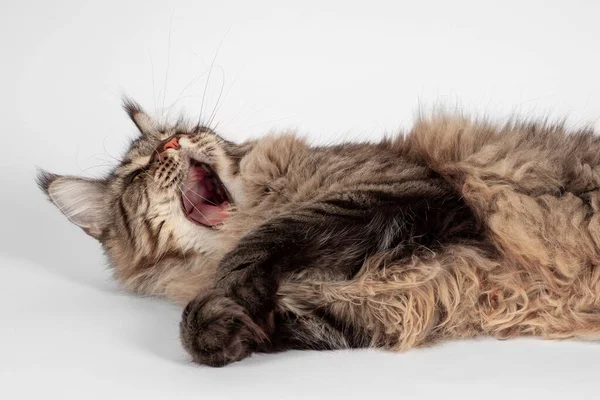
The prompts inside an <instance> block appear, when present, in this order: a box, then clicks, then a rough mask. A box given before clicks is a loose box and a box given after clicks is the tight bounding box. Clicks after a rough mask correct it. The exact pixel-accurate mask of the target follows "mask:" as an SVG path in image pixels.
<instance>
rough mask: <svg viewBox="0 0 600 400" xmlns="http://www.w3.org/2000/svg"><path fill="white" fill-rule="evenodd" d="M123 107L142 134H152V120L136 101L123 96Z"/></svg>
mask: <svg viewBox="0 0 600 400" xmlns="http://www.w3.org/2000/svg"><path fill="white" fill-rule="evenodd" d="M123 109H124V110H125V112H126V113H127V115H129V118H131V120H132V121H133V123H134V124H135V126H136V127H137V128H138V130H139V131H140V132H141V133H142V135H152V134H153V133H154V132H155V130H156V129H155V126H154V121H153V120H152V118H150V116H148V114H146V113H145V112H144V110H143V109H142V107H141V106H140V105H139V104H138V103H136V102H135V101H133V100H131V99H130V98H128V97H123Z"/></svg>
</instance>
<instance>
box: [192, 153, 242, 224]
mask: <svg viewBox="0 0 600 400" xmlns="http://www.w3.org/2000/svg"><path fill="white" fill-rule="evenodd" d="M230 201H231V199H230V195H229V193H228V192H227V189H226V188H225V185H223V182H221V180H220V179H219V176H218V175H217V173H216V172H215V170H214V169H213V168H212V167H211V166H210V165H208V164H205V163H201V162H197V161H195V160H192V161H191V164H190V167H189V171H188V177H187V181H186V182H185V184H184V185H183V188H182V191H181V204H182V207H183V212H184V214H185V215H186V217H187V218H188V219H189V220H190V221H192V222H194V223H196V224H198V225H203V226H209V227H213V226H216V225H220V224H222V223H223V221H225V219H227V217H228V214H227V212H226V209H227V207H229V203H230Z"/></svg>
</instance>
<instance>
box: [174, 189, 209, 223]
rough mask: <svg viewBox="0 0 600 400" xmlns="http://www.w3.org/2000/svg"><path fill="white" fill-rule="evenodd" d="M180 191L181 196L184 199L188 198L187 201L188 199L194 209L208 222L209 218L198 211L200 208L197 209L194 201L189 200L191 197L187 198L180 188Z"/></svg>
mask: <svg viewBox="0 0 600 400" xmlns="http://www.w3.org/2000/svg"><path fill="white" fill-rule="evenodd" d="M179 191H180V192H181V195H182V196H183V197H185V198H186V199H187V200H188V201H189V202H190V203H191V204H192V207H194V209H195V210H196V211H198V212H199V213H200V215H202V218H204V219H205V220H207V221H208V218H206V216H205V215H204V214H202V211H200V210H198V208H196V206H195V205H194V203H192V201H191V200H190V199H189V197H187V196H186V195H185V193H183V190H181V188H179Z"/></svg>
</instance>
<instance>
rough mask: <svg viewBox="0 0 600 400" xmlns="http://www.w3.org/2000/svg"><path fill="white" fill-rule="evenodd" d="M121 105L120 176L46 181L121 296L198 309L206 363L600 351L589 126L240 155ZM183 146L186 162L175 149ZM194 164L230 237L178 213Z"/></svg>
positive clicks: (193, 349) (200, 349) (597, 179)
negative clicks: (126, 120)
mask: <svg viewBox="0 0 600 400" xmlns="http://www.w3.org/2000/svg"><path fill="white" fill-rule="evenodd" d="M126 110H127V111H128V113H129V115H130V116H131V118H132V120H133V121H134V123H135V124H136V126H137V127H138V129H139V130H140V132H141V136H140V138H139V139H137V140H136V141H135V142H134V143H133V144H132V146H131V148H130V150H129V151H128V152H127V154H126V156H125V158H124V159H123V162H122V163H121V165H119V166H118V167H117V168H116V169H115V170H114V171H112V173H111V174H110V175H108V176H107V177H105V178H103V179H98V180H88V179H83V178H75V177H65V176H58V175H53V174H48V173H45V172H43V173H41V174H40V176H39V183H40V186H41V187H42V188H43V189H44V190H45V191H46V193H47V194H48V196H49V198H50V199H51V201H52V202H54V203H55V204H56V205H57V206H58V207H59V208H60V209H61V210H62V211H63V213H65V215H67V217H68V218H70V219H71V221H73V222H74V223H76V224H77V225H79V226H80V227H82V228H83V229H84V230H85V231H86V232H87V233H88V234H90V235H91V236H93V237H95V238H97V239H98V240H99V241H100V242H101V243H102V245H103V247H104V249H105V251H106V254H107V256H108V258H109V259H110V261H111V264H112V265H113V267H114V271H115V277H116V278H117V279H118V280H119V281H120V282H121V283H122V284H123V285H124V286H125V287H126V288H128V289H129V290H131V291H133V292H137V293H144V294H152V295H159V296H165V297H167V298H169V299H171V300H173V301H175V302H177V303H179V304H181V305H184V306H185V309H184V312H183V316H182V322H181V338H182V343H183V346H184V347H185V348H186V350H187V351H188V352H189V353H190V355H191V356H192V358H193V359H194V360H195V361H197V362H199V363H203V364H208V365H213V366H221V365H225V364H228V363H230V362H233V361H237V360H240V359H242V358H244V357H247V356H248V355H250V354H251V353H252V352H255V351H260V352H271V351H281V350H285V349H290V348H295V349H339V348H357V347H378V348H386V349H391V350H406V349H409V348H412V347H416V346H423V345H428V344H431V343H434V342H436V341H439V340H442V339H455V338H467V337H474V336H478V335H490V336H494V337H498V338H510V337H515V336H519V335H529V336H531V335H534V336H541V337H544V338H570V337H577V338H585V339H598V338H599V337H600V284H599V280H600V266H599V264H600V251H599V249H600V224H599V221H600V211H599V210H600V190H599V189H600V139H599V138H598V137H596V136H594V134H593V133H592V132H591V131H587V130H582V131H574V132H567V131H566V130H565V129H564V128H563V127H562V126H560V125H556V126H555V125H550V124H547V123H523V122H512V123H507V124H502V125H500V124H491V123H487V122H483V121H477V120H474V119H468V118H463V117H454V116H434V117H431V118H421V119H420V120H419V121H417V123H416V124H415V126H414V128H413V129H412V130H411V131H410V132H408V133H406V134H405V135H399V136H398V137H396V138H391V139H387V140H383V141H381V142H380V143H354V144H353V143H348V144H343V145H338V146H329V147H313V146H310V145H309V144H307V143H306V142H305V141H304V140H303V139H302V138H299V137H297V136H295V135H294V134H282V135H279V136H269V137H265V138H264V139H260V140H255V141H250V142H247V143H243V144H240V145H238V144H234V143H230V142H228V141H225V140H223V139H222V138H220V137H219V136H218V135H217V134H215V133H214V132H212V131H211V130H210V129H208V128H205V127H202V126H187V125H185V124H182V123H179V124H176V125H173V126H159V125H158V124H156V123H155V122H154V121H152V119H150V117H148V116H147V115H146V114H145V113H144V112H143V111H142V110H141V108H140V107H139V106H137V105H136V104H134V103H131V102H127V103H126ZM173 138H176V139H177V140H178V143H179V144H178V147H177V149H173V148H167V147H165V143H170V142H169V141H170V140H172V139H173ZM194 160H195V161H194ZM196 161H198V162H202V163H203V165H207V166H209V167H210V171H212V172H214V174H216V175H218V178H219V179H220V182H221V183H222V185H223V189H224V190H226V191H227V193H228V195H229V200H230V202H229V203H227V207H226V209H224V212H226V213H227V218H225V219H224V220H223V222H222V223H221V224H218V225H217V226H212V227H207V226H199V225H198V224H194V223H192V222H190V220H188V219H186V218H185V216H184V215H183V214H184V213H183V212H182V209H181V195H182V194H183V193H184V192H183V191H182V189H181V188H182V186H181V185H182V183H184V182H185V180H186V172H187V171H188V169H189V168H191V165H192V164H193V162H196ZM224 204H225V203H224Z"/></svg>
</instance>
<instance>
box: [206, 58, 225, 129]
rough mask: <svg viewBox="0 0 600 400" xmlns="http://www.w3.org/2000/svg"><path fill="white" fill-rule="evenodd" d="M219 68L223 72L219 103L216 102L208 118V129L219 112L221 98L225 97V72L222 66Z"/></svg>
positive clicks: (218, 97)
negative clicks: (217, 111)
mask: <svg viewBox="0 0 600 400" xmlns="http://www.w3.org/2000/svg"><path fill="white" fill-rule="evenodd" d="M217 67H218V68H219V69H220V71H221V89H220V90H219V96H217V101H216V102H215V106H214V107H213V110H212V112H211V113H210V116H209V117H208V122H207V123H206V126H207V127H210V124H211V123H212V120H213V118H214V117H215V111H216V110H217V107H218V106H219V101H221V96H222V95H223V89H224V88H225V70H224V69H223V67H221V66H220V65H217Z"/></svg>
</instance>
